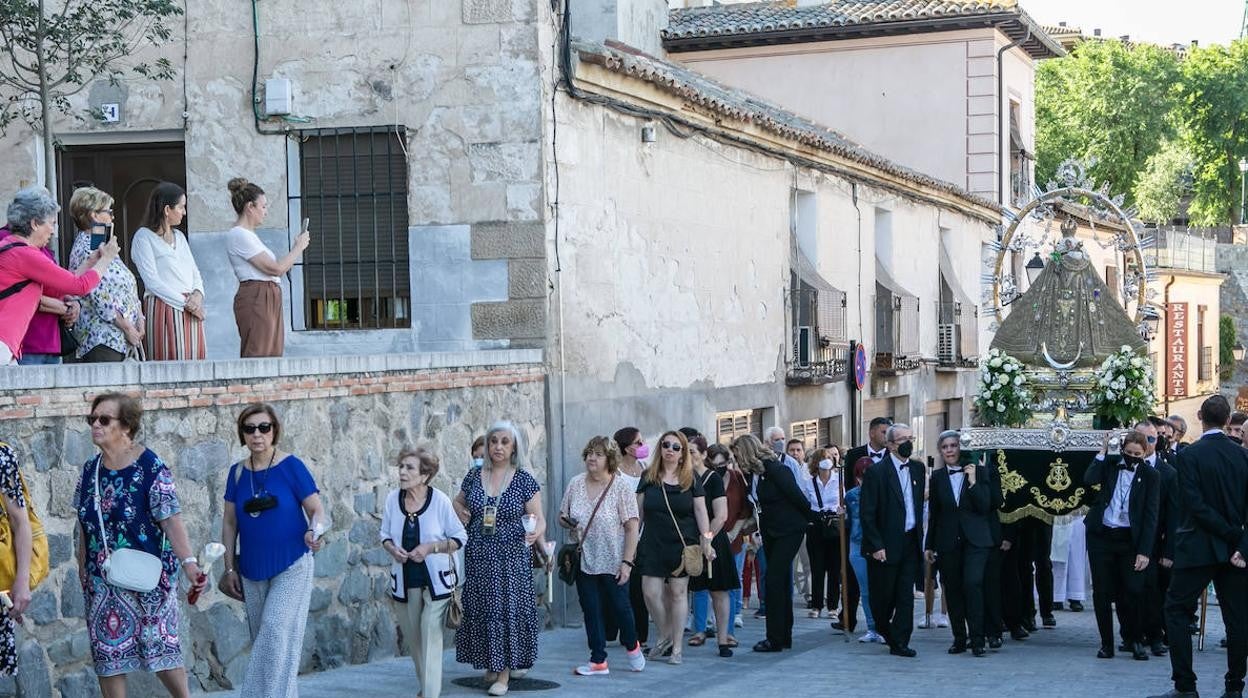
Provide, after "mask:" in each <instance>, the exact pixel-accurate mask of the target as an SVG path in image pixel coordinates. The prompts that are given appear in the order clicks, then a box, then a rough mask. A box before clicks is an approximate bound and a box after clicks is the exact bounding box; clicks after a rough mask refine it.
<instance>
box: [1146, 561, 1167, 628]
mask: <svg viewBox="0 0 1248 698" xmlns="http://www.w3.org/2000/svg"><path fill="white" fill-rule="evenodd" d="M1169 588H1170V570H1168V569H1166V568H1165V567H1162V566H1161V564H1160V562H1159V558H1157V557H1153V558H1152V560H1151V561H1150V562H1149V565H1148V569H1146V570H1144V642H1146V643H1148V644H1150V645H1151V644H1156V643H1158V642H1165V641H1166V616H1165V613H1164V611H1163V609H1164V607H1165V605H1166V590H1168V589H1169Z"/></svg>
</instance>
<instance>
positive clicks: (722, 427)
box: [715, 410, 763, 446]
mask: <svg viewBox="0 0 1248 698" xmlns="http://www.w3.org/2000/svg"><path fill="white" fill-rule="evenodd" d="M745 434H753V435H755V436H757V437H758V438H760V439H761V438H763V412H762V410H736V411H733V412H718V413H716V414H715V441H716V442H717V443H721V444H724V445H725V446H727V445H728V444H731V443H732V440H733V439H735V438H737V437H738V436H743V435H745Z"/></svg>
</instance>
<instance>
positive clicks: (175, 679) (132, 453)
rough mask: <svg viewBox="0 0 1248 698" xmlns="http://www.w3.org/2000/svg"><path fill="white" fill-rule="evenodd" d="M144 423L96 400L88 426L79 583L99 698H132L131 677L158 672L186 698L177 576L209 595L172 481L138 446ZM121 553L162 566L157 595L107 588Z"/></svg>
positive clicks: (136, 414)
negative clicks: (93, 450) (138, 554)
mask: <svg viewBox="0 0 1248 698" xmlns="http://www.w3.org/2000/svg"><path fill="white" fill-rule="evenodd" d="M142 417H143V407H142V405H140V404H139V401H138V400H136V399H134V398H132V397H129V396H127V395H122V394H120V393H104V394H102V395H99V396H97V397H96V398H95V400H93V401H92V402H91V413H90V415H89V416H88V417H87V424H89V425H90V427H91V441H92V442H93V443H95V445H96V447H97V448H99V449H100V452H99V454H97V455H96V456H95V457H94V458H92V459H90V460H88V461H87V462H86V463H85V464H84V465H83V468H82V477H81V479H79V481H78V496H77V498H76V500H75V501H76V502H77V505H78V529H79V530H78V534H79V535H78V546H77V557H78V580H79V581H80V582H81V583H82V589H83V595H84V597H85V599H86V606H87V613H86V617H87V636H88V637H89V638H90V640H91V655H92V657H93V659H94V660H95V674H96V676H97V677H98V678H99V681H100V692H101V693H102V694H104V695H105V696H109V697H110V698H116V697H120V698H125V695H126V674H129V673H130V672H134V671H152V672H155V673H156V676H157V678H159V679H160V682H161V683H162V684H164V686H165V690H167V691H169V695H171V696H175V697H176V698H183V697H185V696H189V695H190V687H189V686H188V685H187V681H186V669H185V668H184V664H183V659H182V645H181V642H180V641H179V638H178V628H179V627H180V625H179V618H178V615H179V613H178V598H177V591H178V584H177V575H178V569H179V568H181V570H182V573H183V574H184V575H186V580H187V582H188V583H189V584H190V585H191V586H192V587H193V588H194V589H196V590H199V591H203V588H204V587H205V586H206V583H205V581H201V580H200V569H199V562H198V561H197V560H196V559H195V557H194V556H193V555H192V553H191V543H190V540H189V539H188V538H187V535H186V526H185V525H184V524H183V522H182V515H181V514H180V512H181V510H182V506H181V504H180V503H179V501H178V493H177V490H176V489H175V488H174V486H173V475H172V474H171V473H170V471H169V468H168V467H167V466H166V465H165V464H164V462H162V461H161V459H160V457H159V456H157V455H156V454H155V453H153V452H152V451H151V450H150V449H148V448H145V447H144V446H143V445H142V444H137V443H135V437H136V436H137V435H138V433H139V422H140V420H141V419H142ZM121 548H129V549H133V550H141V551H143V552H145V553H147V554H149V555H153V556H155V557H157V558H159V559H160V562H161V573H160V580H159V581H158V582H157V584H156V587H155V588H154V589H152V590H151V591H146V592H139V591H130V590H128V589H122V588H121V587H118V586H114V585H112V584H110V583H109V581H108V579H107V578H106V577H105V573H104V568H103V565H104V561H105V560H107V559H109V556H110V555H111V554H112V553H115V552H116V551H117V550H118V549H121ZM119 631H120V633H121V636H120V637H119Z"/></svg>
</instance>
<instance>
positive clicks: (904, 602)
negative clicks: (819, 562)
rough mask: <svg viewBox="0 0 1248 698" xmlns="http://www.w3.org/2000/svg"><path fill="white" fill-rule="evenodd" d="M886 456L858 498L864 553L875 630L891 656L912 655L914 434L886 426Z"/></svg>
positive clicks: (919, 497) (918, 481) (919, 505)
mask: <svg viewBox="0 0 1248 698" xmlns="http://www.w3.org/2000/svg"><path fill="white" fill-rule="evenodd" d="M885 442H886V444H887V446H888V449H889V453H888V455H887V456H885V457H884V458H881V459H880V460H879V461H878V462H877V463H876V464H875V465H873V466H871V468H870V469H869V470H867V472H866V474H864V475H863V478H862V494H861V496H860V502H861V510H860V516H861V520H862V554H863V557H866V558H867V569H868V572H867V586H868V589H869V590H870V592H871V593H870V596H871V614H872V615H873V616H874V617H875V627H876V632H878V633H880V634H881V635H883V636H884V640H885V642H887V643H888V648H889V652H890V653H891V654H894V655H897V656H899V657H913V656H915V655H916V654H917V653H916V652H915V651H914V650H913V649H911V648H910V633H911V632H913V631H914V593H913V589H914V582H915V578H916V577H917V576H918V572H919V558H920V556H921V555H920V552H921V548H922V540H923V492H924V489H925V485H924V474H925V473H924V470H923V464H922V463H920V462H919V461H917V460H912V459H911V458H910V456H911V455H913V453H914V432H912V431H911V430H910V427H908V426H906V425H905V424H894V425H892V426H891V427H889V428H888V431H887V434H886V438H885Z"/></svg>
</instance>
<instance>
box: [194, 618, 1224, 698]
mask: <svg viewBox="0 0 1248 698" xmlns="http://www.w3.org/2000/svg"><path fill="white" fill-rule="evenodd" d="M918 603H919V605H920V606H921V604H922V602H921V601H920V602H918ZM749 613H750V612H749V611H747V618H746V622H745V627H744V628H741V629H738V630H737V637H738V639H739V640H740V642H741V645H742V647H741V649H738V650H737V653H736V656H734V657H732V658H731V659H721V658H720V657H719V656H718V655H717V653H716V649H715V644H714V642H710V643H708V644H707V645H705V646H703V647H686V648H685V658H684V664H683V665H681V666H669V665H667V664H665V663H652V664H651V665H650V666H648V667H647V668H646V670H645V671H644V672H642V673H640V674H633V673H630V672H629V671H627V669H626V667H625V664H624V656H623V650H621V649H619V648H618V647H615V648H609V650H608V651H609V652H610V657H609V661H610V662H611V667H612V670H611V675H610V676H605V677H592V678H586V677H578V676H573V675H572V672H571V670H572V668H573V667H574V666H576V665H577V664H580V663H582V662H584V661H585V659H586V657H587V656H588V652H587V650H586V647H585V634H584V631H582V630H580V629H578V628H566V629H560V630H554V631H549V632H546V633H544V634H543V635H542V637H541V649H540V656H539V659H538V663H537V666H536V667H535V668H534V670H533V671H532V672H531V674H530V676H531V677H532V678H538V679H545V680H549V681H555V682H557V683H559V684H560V687H559V688H558V689H554V690H547V691H540V692H533V693H524V694H523V695H532V696H534V697H535V698H537V697H539V696H588V695H593V696H595V698H613V697H615V696H620V697H623V696H639V695H647V694H648V695H658V696H682V697H691V698H696V697H705V698H711V697H712V696H714V697H715V698H722V696H724V695H725V693H724V691H725V688H726V687H727V686H729V685H730V687H731V688H730V690H731V694H732V695H738V696H749V697H750V698H772V697H776V696H788V695H792V694H794V693H795V692H797V693H799V694H800V695H806V696H819V695H826V696H831V695H844V696H880V697H881V698H909V697H911V696H913V697H916V698H917V697H922V698H932V697H933V696H956V697H957V698H975V697H980V696H983V697H985V698H986V697H988V696H992V697H993V698H999V697H1009V696H1028V697H1031V698H1049V697H1052V698H1059V697H1060V698H1065V697H1067V696H1071V697H1082V696H1087V697H1089V698H1092V697H1095V698H1119V697H1133V698H1134V697H1142V696H1148V695H1152V694H1155V693H1163V692H1165V691H1167V690H1169V688H1170V662H1169V660H1168V659H1166V658H1160V659H1159V658H1151V659H1150V660H1149V661H1147V662H1136V661H1133V660H1132V659H1131V657H1130V655H1123V654H1122V653H1119V654H1118V656H1117V657H1116V658H1114V659H1112V660H1104V659H1097V658H1096V648H1097V641H1096V623H1095V620H1094V618H1093V615H1092V604H1091V602H1090V601H1089V602H1088V603H1087V610H1085V611H1084V612H1082V613H1071V612H1069V611H1067V612H1058V613H1057V614H1056V617H1057V623H1058V627H1057V628H1056V629H1053V630H1043V629H1042V630H1040V631H1039V632H1038V633H1036V634H1034V635H1033V636H1032V637H1031V638H1030V639H1028V640H1026V641H1024V642H1010V641H1008V640H1007V641H1006V644H1005V646H1004V647H1003V648H1002V649H1001V650H1000V651H999V652H989V655H988V657H985V658H983V659H976V658H974V657H972V656H971V655H970V653H967V654H962V655H956V656H954V655H949V654H947V653H946V652H945V650H946V649H948V647H949V644H950V642H951V635H950V634H949V630H948V629H945V628H940V629H937V628H932V629H930V630H918V629H916V630H915V633H914V640H913V642H912V643H911V644H912V646H913V647H914V648H915V649H916V650H917V651H918V653H919V656H918V657H917V658H916V659H902V658H899V657H892V656H890V655H888V653H887V651H886V650H885V649H883V647H882V646H880V645H868V644H860V643H858V642H857V641H856V640H851V641H850V642H849V643H845V642H844V641H843V639H842V636H841V635H839V634H835V633H833V632H832V631H831V630H829V627H828V621H827V620H814V619H809V618H806V613H805V611H800V610H799V611H798V612H797V615H798V618H797V621H796V623H795V627H794V642H793V650H792V651H789V652H784V653H781V654H755V653H754V652H751V651H750V650H749V647H750V646H751V645H752V644H753V643H754V642H755V641H756V640H758V639H760V638H761V637H762V632H763V621H761V620H755V619H754V618H753V617H752V616H749V615H748V614H749ZM860 630H861V628H860ZM1221 637H1222V619H1221V616H1220V615H1219V613H1218V610H1217V608H1216V607H1211V608H1210V611H1209V630H1208V635H1207V638H1208V641H1207V644H1206V649H1205V651H1204V652H1197V653H1196V671H1197V673H1198V674H1199V676H1200V677H1201V683H1200V688H1201V689H1202V690H1203V691H1204V693H1205V694H1206V695H1210V696H1217V695H1219V694H1220V693H1221V692H1222V675H1223V673H1224V672H1225V671H1226V653H1225V652H1224V651H1222V650H1219V649H1218V647H1217V644H1218V640H1219V639H1220V638H1221ZM476 675H477V674H476V673H475V672H473V671H472V670H471V669H470V668H469V667H466V666H464V665H460V664H456V663H455V653H454V650H448V651H447V654H446V662H445V678H446V683H445V688H444V690H443V695H444V696H469V695H484V691H481V690H475V689H469V688H463V687H460V686H456V685H454V684H452V683H451V681H452V680H454V679H458V678H465V677H471V676H476ZM299 691H300V696H301V697H302V698H331V697H332V698H340V697H341V696H346V695H350V693H351V692H353V691H354V692H359V693H360V694H361V695H368V696H370V698H377V697H380V696H386V697H390V696H395V697H398V696H404V697H407V698H410V697H411V696H415V695H416V688H415V672H414V671H413V669H412V664H411V661H410V660H408V659H406V658H396V659H388V660H384V661H378V662H373V663H371V664H364V665H358V666H349V667H343V668H340V669H335V670H331V671H326V672H322V673H318V674H310V675H306V676H304V677H302V678H301V679H300V682H299ZM512 693H514V694H517V695H521V693H520V692H519V691H512ZM211 695H213V696H220V697H225V696H236V695H238V694H237V693H214V694H211Z"/></svg>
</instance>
